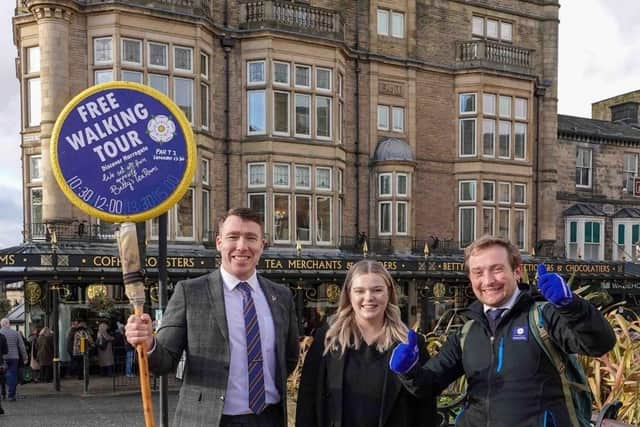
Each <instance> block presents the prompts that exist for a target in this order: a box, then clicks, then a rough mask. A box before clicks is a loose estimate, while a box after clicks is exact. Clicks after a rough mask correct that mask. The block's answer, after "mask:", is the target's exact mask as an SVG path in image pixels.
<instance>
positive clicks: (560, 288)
mask: <svg viewBox="0 0 640 427" xmlns="http://www.w3.org/2000/svg"><path fill="white" fill-rule="evenodd" d="M538 289H540V293H541V294H542V295H544V297H545V298H546V299H547V301H549V302H550V303H551V304H553V305H555V306H556V307H564V306H566V305H568V304H569V303H570V302H571V301H573V293H572V292H571V289H570V288H569V285H567V282H565V281H564V279H563V278H562V276H560V275H559V274H558V273H547V269H546V268H545V266H544V264H542V263H540V264H538Z"/></svg>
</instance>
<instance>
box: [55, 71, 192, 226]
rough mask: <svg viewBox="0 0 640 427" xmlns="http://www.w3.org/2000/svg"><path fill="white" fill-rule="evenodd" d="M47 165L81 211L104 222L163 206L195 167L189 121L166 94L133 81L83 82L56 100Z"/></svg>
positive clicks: (142, 216)
mask: <svg viewBox="0 0 640 427" xmlns="http://www.w3.org/2000/svg"><path fill="white" fill-rule="evenodd" d="M51 161H52V167H53V172H54V175H55V177H56V180H57V181H58V184H59V185H60V187H61V188H62V191H63V192H64V193H65V195H66V196H67V197H68V198H69V199H70V200H71V202H72V203H73V204H74V205H76V206H78V207H79V208H80V209H81V210H83V211H84V212H86V213H88V214H90V215H93V216H96V217H98V218H101V219H104V220H106V221H111V222H125V221H132V222H136V221H144V220H147V219H150V218H153V217H156V216H158V215H160V214H161V213H164V212H166V211H167V210H168V209H169V208H170V207H171V206H173V205H174V204H175V203H177V202H178V200H180V198H181V197H182V196H183V195H184V193H185V192H186V191H187V189H188V188H189V185H190V183H191V181H192V179H193V174H194V172H195V144H194V141H193V133H192V131H191V125H190V124H189V122H188V121H187V119H186V117H185V116H184V114H183V113H182V110H180V108H178V107H177V106H176V105H175V104H174V103H173V101H171V100H170V99H169V98H167V97H166V96H165V95H163V94H162V93H160V92H158V91H156V90H154V89H152V88H150V87H147V86H143V85H141V84H137V83H128V82H109V83H103V84H100V85H96V86H93V87H90V88H89V89H87V90H85V91H83V92H82V93H80V94H79V95H78V96H76V97H75V98H74V99H73V100H71V102H69V104H67V106H66V107H65V108H64V110H63V111H62V113H61V114H60V116H59V117H58V120H57V121H56V123H55V126H54V130H53V135H52V140H51Z"/></svg>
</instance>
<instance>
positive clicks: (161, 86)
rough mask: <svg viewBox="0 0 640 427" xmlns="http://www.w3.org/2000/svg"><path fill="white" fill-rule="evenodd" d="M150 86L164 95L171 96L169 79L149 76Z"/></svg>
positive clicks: (155, 75)
mask: <svg viewBox="0 0 640 427" xmlns="http://www.w3.org/2000/svg"><path fill="white" fill-rule="evenodd" d="M149 86H151V87H152V88H154V89H156V90H158V91H160V92H162V93H164V94H165V95H168V94H169V77H167V76H162V75H159V74H149Z"/></svg>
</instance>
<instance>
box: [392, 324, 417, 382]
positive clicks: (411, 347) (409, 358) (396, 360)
mask: <svg viewBox="0 0 640 427" xmlns="http://www.w3.org/2000/svg"><path fill="white" fill-rule="evenodd" d="M408 338H409V343H408V344H405V343H400V344H398V345H397V346H396V348H394V349H393V353H391V359H389V368H391V370H392V371H393V372H396V373H398V374H406V373H407V372H409V370H410V369H411V368H413V365H415V364H416V362H417V361H418V355H419V354H420V350H418V336H417V335H416V333H415V331H414V330H413V329H409V335H408Z"/></svg>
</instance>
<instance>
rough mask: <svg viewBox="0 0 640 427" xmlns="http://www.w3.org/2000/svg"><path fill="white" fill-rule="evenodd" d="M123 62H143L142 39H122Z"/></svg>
mask: <svg viewBox="0 0 640 427" xmlns="http://www.w3.org/2000/svg"><path fill="white" fill-rule="evenodd" d="M122 62H128V63H131V64H142V42H141V41H140V40H127V39H123V40H122Z"/></svg>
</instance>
